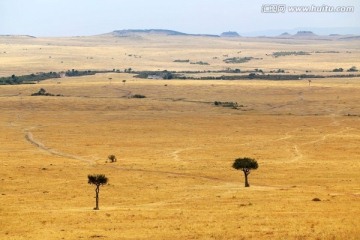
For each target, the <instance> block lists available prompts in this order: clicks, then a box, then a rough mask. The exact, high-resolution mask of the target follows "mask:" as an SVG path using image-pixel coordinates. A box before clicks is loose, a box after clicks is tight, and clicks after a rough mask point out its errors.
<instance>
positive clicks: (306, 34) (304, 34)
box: [294, 31, 317, 37]
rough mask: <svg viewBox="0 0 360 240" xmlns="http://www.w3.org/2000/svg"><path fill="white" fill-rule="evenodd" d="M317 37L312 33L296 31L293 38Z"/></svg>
mask: <svg viewBox="0 0 360 240" xmlns="http://www.w3.org/2000/svg"><path fill="white" fill-rule="evenodd" d="M316 36H317V35H316V34H315V33H313V32H312V31H298V32H297V33H296V34H295V35H294V37H316Z"/></svg>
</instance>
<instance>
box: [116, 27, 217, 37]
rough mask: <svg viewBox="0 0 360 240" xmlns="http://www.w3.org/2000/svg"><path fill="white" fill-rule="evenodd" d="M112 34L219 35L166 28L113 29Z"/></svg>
mask: <svg viewBox="0 0 360 240" xmlns="http://www.w3.org/2000/svg"><path fill="white" fill-rule="evenodd" d="M111 34H112V35H114V36H134V35H143V34H152V35H164V36H205V37H219V35H212V34H188V33H183V32H178V31H174V30H168V29H126V30H115V31H113V32H112V33H111Z"/></svg>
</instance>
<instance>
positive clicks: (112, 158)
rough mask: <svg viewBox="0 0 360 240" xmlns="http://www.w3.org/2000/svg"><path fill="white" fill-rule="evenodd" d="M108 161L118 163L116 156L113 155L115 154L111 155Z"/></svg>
mask: <svg viewBox="0 0 360 240" xmlns="http://www.w3.org/2000/svg"><path fill="white" fill-rule="evenodd" d="M108 159H109V160H110V161H111V162H116V161H117V159H116V156H115V155H113V154H111V155H109V156H108Z"/></svg>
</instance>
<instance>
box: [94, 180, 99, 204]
mask: <svg viewBox="0 0 360 240" xmlns="http://www.w3.org/2000/svg"><path fill="white" fill-rule="evenodd" d="M99 191H100V185H96V189H95V193H96V195H95V198H96V206H95V208H94V210H99Z"/></svg>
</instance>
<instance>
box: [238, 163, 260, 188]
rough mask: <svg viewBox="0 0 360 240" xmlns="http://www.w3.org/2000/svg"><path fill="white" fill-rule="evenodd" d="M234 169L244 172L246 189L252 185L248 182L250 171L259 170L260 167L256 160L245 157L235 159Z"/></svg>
mask: <svg viewBox="0 0 360 240" xmlns="http://www.w3.org/2000/svg"><path fill="white" fill-rule="evenodd" d="M232 167H233V168H235V169H236V170H242V171H243V172H244V175H245V187H250V184H249V182H248V175H249V174H250V170H251V169H257V168H258V167H259V165H258V163H257V161H256V160H255V159H252V158H247V157H245V158H238V159H235V161H234V163H233V165H232Z"/></svg>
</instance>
